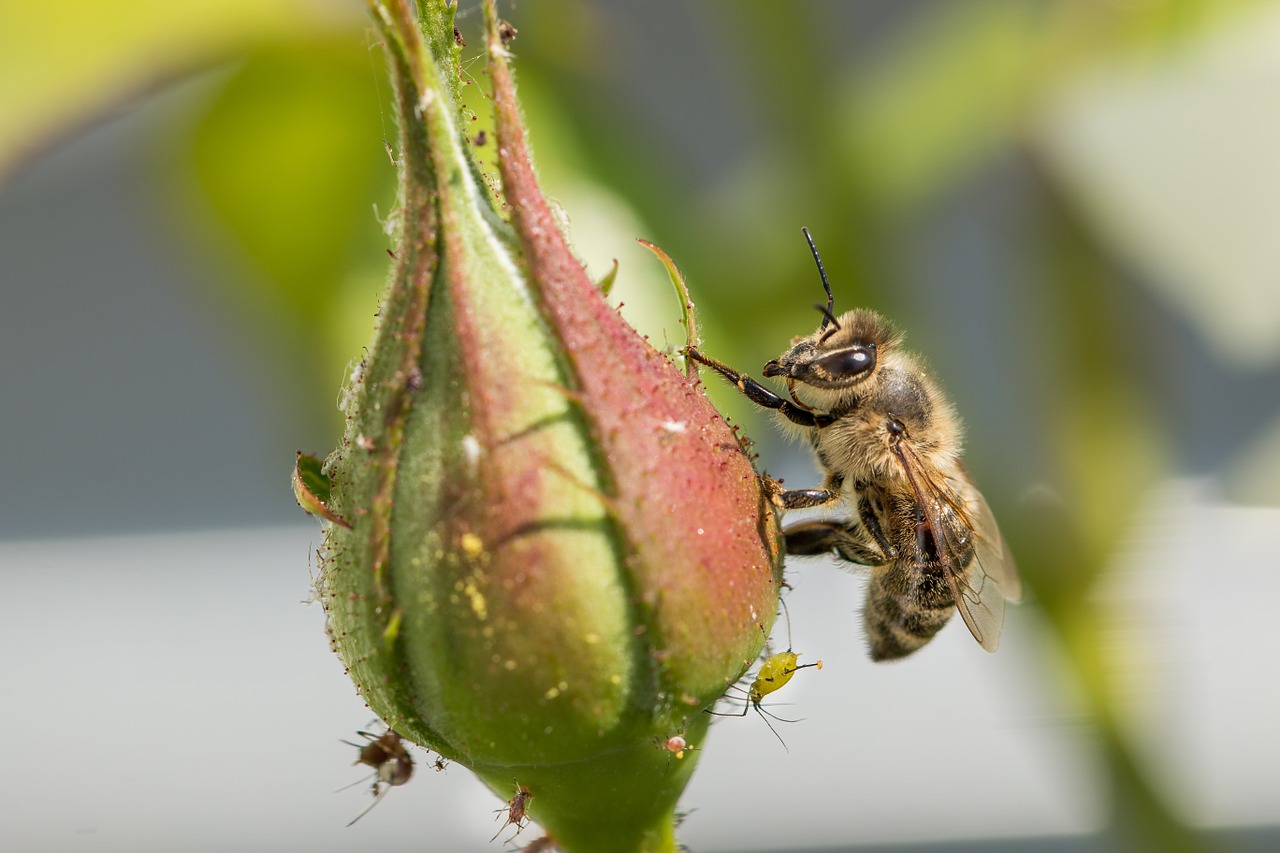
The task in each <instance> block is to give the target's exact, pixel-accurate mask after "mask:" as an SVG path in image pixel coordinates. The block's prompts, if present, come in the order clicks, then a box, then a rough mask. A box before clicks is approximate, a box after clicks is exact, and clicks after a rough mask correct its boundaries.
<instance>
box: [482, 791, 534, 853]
mask: <svg viewBox="0 0 1280 853" xmlns="http://www.w3.org/2000/svg"><path fill="white" fill-rule="evenodd" d="M512 781H515V780H512ZM532 799H533V794H531V793H530V792H529V789H528V788H526V787H525V786H524V785H521V784H520V783H519V782H516V795H515V796H514V797H512V798H511V799H509V800H507V804H506V805H505V806H503V807H502V808H500V809H498V810H497V814H502V813H503V812H506V813H507V819H506V822H504V823H503V824H502V826H500V827H498V831H497V832H495V833H494V834H493V838H490V839H489V841H491V842H492V841H496V840H497V838H498V836H499V835H501V834H502V830H504V829H506V828H507V827H508V826H511V825H512V824H515V827H516V833H515V835H513V836H511V838H508V839H507V841H508V842H510V841H511V840H512V839H514V838H515V837H516V835H519V834H520V832H521V830H523V829H524V828H525V825H526V824H527V823H528V822H529V811H528V809H529V802H530V801H531V800H532Z"/></svg>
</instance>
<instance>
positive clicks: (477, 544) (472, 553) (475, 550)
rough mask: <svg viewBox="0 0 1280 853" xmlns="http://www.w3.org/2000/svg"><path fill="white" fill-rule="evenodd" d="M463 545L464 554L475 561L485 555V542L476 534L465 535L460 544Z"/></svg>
mask: <svg viewBox="0 0 1280 853" xmlns="http://www.w3.org/2000/svg"><path fill="white" fill-rule="evenodd" d="M459 544H461V545H462V550H463V552H465V553H466V555H467V556H468V557H470V558H472V559H473V560H474V559H475V558H476V557H479V556H480V555H481V554H483V553H484V542H482V541H481V540H480V537H479V536H477V535H475V534H474V533H470V532H468V533H464V534H462V538H461V540H460V542H459Z"/></svg>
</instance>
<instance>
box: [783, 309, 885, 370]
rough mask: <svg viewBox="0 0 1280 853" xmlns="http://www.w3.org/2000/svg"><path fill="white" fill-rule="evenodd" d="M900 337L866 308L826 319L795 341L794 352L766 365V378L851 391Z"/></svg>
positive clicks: (883, 320)
mask: <svg viewBox="0 0 1280 853" xmlns="http://www.w3.org/2000/svg"><path fill="white" fill-rule="evenodd" d="M901 337H902V336H901V334H900V333H899V332H898V330H897V329H895V328H894V327H893V325H892V324H891V323H889V321H888V320H886V319H884V318H883V317H881V316H880V315H879V314H877V313H876V312H874V311H871V310H869V309H866V308H859V309H857V310H854V311H847V312H845V313H844V314H842V315H840V316H839V317H834V316H826V317H824V319H823V322H822V326H820V327H819V328H818V330H817V331H816V332H814V333H813V334H812V335H809V336H807V337H804V338H799V339H797V340H795V341H793V342H792V345H791V349H789V350H787V351H786V352H785V353H783V354H782V355H781V356H780V357H778V358H777V359H775V360H773V361H771V362H769V363H768V364H766V365H765V366H764V375H765V376H782V377H785V378H786V379H788V380H791V381H794V382H798V383H801V384H803V385H810V386H812V387H814V388H829V389H841V388H851V387H853V386H854V385H860V384H862V383H863V382H866V381H867V380H868V379H870V378H871V377H872V376H874V375H875V372H876V368H877V367H878V366H879V364H880V361H881V359H883V358H884V356H885V354H886V353H887V352H888V351H889V350H890V349H892V348H893V347H894V346H896V345H897V343H898V341H899V340H900V339H901Z"/></svg>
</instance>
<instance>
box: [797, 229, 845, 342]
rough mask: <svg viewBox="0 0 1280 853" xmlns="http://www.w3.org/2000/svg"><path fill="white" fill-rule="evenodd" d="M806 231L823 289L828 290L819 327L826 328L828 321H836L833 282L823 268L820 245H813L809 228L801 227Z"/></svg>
mask: <svg viewBox="0 0 1280 853" xmlns="http://www.w3.org/2000/svg"><path fill="white" fill-rule="evenodd" d="M800 230H801V232H803V233H804V239H805V240H806V241H808V243H809V251H810V252H813V262H814V263H815V264H817V265H818V275H819V276H821V278H822V289H823V290H825V291H826V292H827V310H826V311H823V312H822V325H821V326H820V327H819V329H825V328H826V327H827V324H828V323H834V322H835V318H834V317H833V316H832V314H831V312H832V310H833V309H834V308H835V306H836V298H835V297H834V296H832V295H831V282H829V281H827V271H826V270H825V269H823V268H822V257H821V256H820V255H819V254H818V247H817V246H815V245H813V237H811V236H810V235H809V229H808V228H801V229H800Z"/></svg>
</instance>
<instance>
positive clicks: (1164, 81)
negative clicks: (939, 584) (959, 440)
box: [0, 0, 1280, 853]
mask: <svg viewBox="0 0 1280 853" xmlns="http://www.w3.org/2000/svg"><path fill="white" fill-rule="evenodd" d="M502 13H503V14H504V16H505V17H507V18H509V19H510V20H511V22H512V23H513V24H514V25H515V26H516V27H517V29H518V30H519V35H518V37H517V39H516V41H515V42H514V44H513V50H514V53H515V56H516V72H517V75H518V77H517V82H518V84H519V86H520V94H521V98H522V101H523V102H524V106H525V110H526V115H527V119H528V124H529V126H530V132H531V136H532V143H533V148H534V156H535V162H536V163H537V165H538V167H539V169H540V172H541V174H542V176H543V179H544V183H545V187H546V189H547V192H548V193H549V195H551V196H552V197H553V198H554V199H555V200H556V201H557V202H558V203H559V204H560V205H561V206H562V208H563V211H564V214H565V217H566V223H567V228H568V229H569V231H570V233H571V236H572V239H573V242H574V245H575V246H576V247H577V249H578V250H579V251H580V253H581V255H582V257H583V259H584V260H585V261H586V263H587V264H588V267H589V268H590V269H591V270H592V272H593V273H594V274H595V275H597V276H599V275H603V274H604V272H606V271H607V270H608V269H609V267H610V265H611V264H612V262H613V261H614V260H615V259H616V260H618V261H619V263H620V265H621V272H620V274H619V279H618V284H617V286H616V288H615V290H614V293H613V298H614V299H615V300H616V301H619V302H621V303H623V304H624V307H623V312H624V314H626V315H627V316H628V317H629V318H630V319H631V320H632V321H633V322H634V323H635V324H636V325H637V327H638V328H640V329H641V330H642V331H643V332H645V333H646V334H648V335H649V336H650V338H651V340H652V341H653V342H654V343H655V345H657V346H660V347H661V346H663V345H665V344H667V343H670V344H672V345H679V344H680V343H682V342H683V330H682V329H681V327H680V325H679V322H678V320H679V310H678V306H677V305H676V303H675V301H674V299H673V297H672V296H671V291H670V285H669V284H668V283H667V282H666V280H665V273H664V271H663V270H662V269H661V267H660V265H659V264H658V263H657V262H656V261H655V259H654V258H653V257H652V256H651V255H649V254H648V253H647V252H645V251H644V250H643V249H641V248H640V247H639V246H638V245H637V244H636V243H635V242H634V239H635V238H636V237H644V238H646V239H649V240H652V241H654V242H655V243H657V244H658V245H660V246H662V247H663V248H664V249H665V250H666V251H667V252H668V253H669V254H670V255H671V256H672V257H673V258H674V259H675V260H676V262H677V263H678V264H679V265H680V267H681V268H682V270H683V272H684V274H685V276H686V278H687V280H688V283H689V286H690V289H691V291H692V295H693V298H694V299H695V301H696V302H697V304H698V308H699V316H700V320H701V323H702V333H703V340H704V350H705V351H706V352H708V353H709V354H712V355H714V356H716V357H718V358H720V359H722V360H724V361H727V362H729V363H731V364H734V365H737V366H739V367H741V368H743V369H747V370H752V371H756V372H758V370H759V367H760V366H761V365H763V364H764V362H765V361H767V360H768V359H770V358H772V357H774V356H776V355H777V354H778V353H780V352H781V351H782V350H783V349H784V348H785V347H786V346H787V344H788V342H789V340H790V338H791V337H792V336H794V335H799V334H805V333H807V332H809V331H811V330H812V329H813V328H814V327H815V326H816V324H817V321H818V317H817V314H816V312H814V310H813V308H812V305H813V303H814V302H816V301H818V300H819V299H820V298H821V289H820V283H819V281H818V278H817V275H816V272H815V271H814V269H813V263H812V259H811V257H810V256H809V253H808V250H807V248H806V246H805V244H804V242H803V238H802V237H801V234H800V228H801V226H808V227H809V228H810V229H811V231H812V232H813V235H814V237H815V239H816V241H817V243H818V246H819V248H820V250H821V251H822V253H823V258H824V261H825V264H826V268H827V271H828V273H829V275H830V277H831V280H832V284H833V286H834V289H835V295H836V307H837V310H842V309H847V308H850V307H853V306H855V305H866V306H870V307H873V308H875V309H877V310H879V311H881V312H882V313H885V314H886V315H888V316H890V317H892V318H893V319H895V320H896V321H897V322H898V324H899V325H900V326H901V327H902V328H904V329H905V330H906V331H907V334H908V346H909V347H911V348H913V349H915V350H917V351H919V352H921V353H922V354H924V355H925V356H926V358H927V359H928V360H929V362H930V363H931V365H932V366H933V368H934V370H935V371H936V373H937V374H938V376H939V377H940V379H941V380H942V382H943V384H944V385H945V386H946V387H947V388H948V389H949V391H950V393H951V396H952V397H953V399H954V401H955V402H956V404H957V407H958V408H959V410H960V412H961V414H962V416H963V417H964V420H965V423H966V427H967V446H968V455H967V459H968V463H969V467H970V468H971V470H972V471H973V472H974V475H975V477H976V479H977V481H978V483H979V484H980V485H981V487H982V489H983V491H984V493H985V495H986V497H987V498H988V500H989V502H990V503H991V505H992V507H993V509H994V511H995V514H996V516H997V518H998V519H1000V523H1001V527H1002V529H1003V531H1004V533H1005V536H1006V538H1007V539H1008V540H1009V542H1010V544H1011V546H1012V547H1013V549H1014V552H1015V553H1016V555H1017V559H1018V563H1019V566H1020V568H1021V571H1022V573H1023V576H1024V579H1025V583H1026V585H1027V587H1028V595H1027V599H1028V600H1027V601H1026V602H1025V603H1024V604H1023V605H1022V606H1021V607H1019V608H1017V609H1016V610H1014V611H1013V612H1011V614H1010V616H1009V621H1008V624H1007V626H1006V633H1005V639H1004V642H1003V647H1002V648H1001V650H1000V652H999V653H998V654H997V655H995V656H994V657H989V656H987V655H985V654H983V653H982V652H981V650H980V649H979V648H978V646H977V645H976V644H975V643H973V641H972V640H971V639H970V638H969V637H968V634H967V633H966V632H965V629H964V627H963V626H962V625H961V624H960V623H959V621H958V620H953V622H955V624H952V625H950V626H948V628H947V629H946V630H944V632H943V633H942V634H941V635H939V637H938V638H937V639H935V640H934V641H933V643H931V644H930V645H929V646H928V647H927V648H926V649H925V650H923V651H922V652H920V653H919V654H917V655H916V656H914V657H912V658H911V659H909V660H907V661H905V662H903V663H900V664H896V665H880V666H873V665H872V664H870V663H869V662H868V661H867V660H866V658H865V654H864V652H863V647H862V638H861V634H860V630H861V629H860V625H859V616H858V610H859V608H860V604H861V594H862V593H861V590H862V584H863V581H862V580H861V579H860V578H858V577H856V576H854V575H851V574H848V573H845V572H842V571H839V570H838V569H837V568H836V567H835V566H834V564H826V563H824V562H823V561H819V560H808V561H794V562H793V563H792V565H790V566H789V579H790V582H791V584H792V585H793V586H794V589H793V591H792V592H791V593H790V595H789V598H788V601H789V604H790V613H791V617H792V621H793V624H794V628H793V642H794V646H795V649H796V650H797V651H801V652H803V653H804V657H805V659H812V658H816V657H821V658H823V659H824V661H825V662H826V666H825V667H824V669H823V671H822V672H817V671H816V670H807V671H805V672H804V673H802V674H801V675H802V676H803V678H801V677H800V676H797V678H796V680H795V681H793V682H792V684H791V685H790V686H789V687H788V689H787V692H786V695H785V697H779V701H778V704H777V706H776V707H775V708H774V710H776V711H778V712H779V713H780V714H781V715H783V716H787V717H795V718H801V717H802V718H804V720H803V722H798V723H792V724H779V728H780V734H781V735H782V737H783V739H784V740H785V741H786V749H785V750H784V748H783V747H782V746H780V745H779V744H778V742H777V741H776V740H774V738H773V737H772V736H771V735H770V734H769V732H768V731H767V730H766V729H765V726H764V724H763V723H762V722H761V721H760V720H759V719H757V718H756V717H755V716H754V715H748V716H747V717H746V718H744V719H740V720H739V719H725V720H721V721H718V722H717V723H716V725H715V727H714V728H713V733H714V734H713V737H712V738H711V740H710V741H709V743H708V748H707V749H706V751H705V753H704V754H703V755H702V756H701V762H702V766H701V767H700V770H699V772H698V774H697V775H696V776H695V779H694V782H693V784H692V786H691V787H690V789H689V791H688V792H687V794H686V797H685V800H684V805H685V807H686V808H688V809H689V810H690V812H691V813H690V815H689V816H688V818H687V819H686V821H685V823H684V825H683V827H682V830H681V833H682V835H681V837H682V839H683V840H684V841H685V842H686V843H687V844H689V845H690V848H691V849H694V850H699V851H716V850H722V851H728V850H823V849H826V850H837V849H878V848H877V846H878V845H909V846H908V847H905V848H904V847H901V846H895V847H894V849H919V850H939V851H941V850H985V849H1000V850H1022V849H1041V850H1094V849H1135V850H1178V849H1187V850H1192V849H1226V850H1251V849H1258V850H1263V849H1276V848H1277V847H1280V737H1277V735H1276V734H1275V725H1274V723H1275V720H1276V719H1277V715H1278V714H1280V678H1278V677H1277V674H1276V667H1275V663H1274V659H1275V653H1276V651H1277V650H1280V627H1277V625H1276V621H1275V619H1274V617H1273V613H1272V610H1273V606H1272V603H1273V602H1274V601H1275V600H1276V599H1277V597H1280V550H1277V545H1276V542H1277V535H1280V508H1278V505H1280V155H1278V154H1277V152H1280V110H1277V109H1276V104H1277V98H1278V97H1280V4H1276V3H1274V2H1235V1H1234V0H1201V2H1194V0H1180V1H1179V2H1175V0H1140V1H1139V2H1090V3H1082V2H1071V0H1062V1H1061V2H1049V0H1034V2H1033V0H963V2H959V1H957V2H951V0H932V2H915V3H902V2H895V0H858V1H857V2H833V1H832V2H802V3H788V4H780V3H766V2H756V0H752V2H736V3H730V2H704V3H697V4H688V3H680V2H675V0H653V2H649V3H644V4H637V3H630V2H626V0H598V2H594V3H580V2H569V0H520V2H518V3H515V4H514V5H513V4H510V3H507V4H504V5H503V7H502ZM364 15H365V13H364V9H363V4H360V3H356V2H340V0H221V2H217V3H213V2H188V3H182V4H174V3H164V2H161V0H132V2H125V3H117V4H110V5H103V4H97V3H88V2H83V0H76V2H64V3H59V4H56V5H55V6H48V5H46V6H44V7H40V6H38V4H17V3H5V4H2V5H0V103H4V104H5V110H4V113H3V115H2V116H0V363H2V364H3V365H4V369H3V370H0V472H3V474H2V476H3V480H2V482H3V484H4V488H3V489H0V579H2V581H3V583H4V586H5V590H4V593H3V594H2V595H0V643H3V646H4V648H5V649H6V653H5V654H4V656H3V664H0V677H2V678H3V681H4V683H5V685H6V686H5V688H4V691H3V694H2V696H0V715H2V716H0V753H2V754H3V755H4V756H5V759H4V761H3V762H2V763H0V847H3V848H4V849H6V850H32V851H35V850H161V849H186V850H222V849H228V848H229V847H231V846H233V845H234V846H235V847H237V848H240V849H263V850H274V849H286V848H287V849H295V848H301V847H302V846H304V845H305V846H306V848H307V849H310V850H345V849H361V850H366V849H377V850H379V851H380V853H387V851H394V850H424V849H425V850H481V849H496V848H495V847H494V846H493V845H498V846H501V842H497V841H495V842H493V844H492V845H488V846H486V845H485V839H487V838H488V837H489V835H491V834H492V832H493V830H494V829H496V824H495V823H493V817H494V815H493V811H492V810H493V809H496V808H497V807H498V806H499V805H500V804H499V803H498V802H496V800H495V799H494V798H493V797H492V795H490V794H488V793H487V792H486V791H485V790H484V789H483V788H482V787H481V786H480V785H479V784H478V783H476V782H474V780H471V779H470V778H469V777H468V774H467V773H466V771H464V770H462V769H460V768H456V767H455V768H449V769H448V770H446V771H445V772H443V773H441V774H436V773H434V772H431V771H429V769H428V768H426V767H421V768H420V770H419V774H420V777H421V778H415V780H414V781H413V782H412V783H410V784H409V785H407V786H405V787H404V788H398V789H395V790H393V791H391V792H390V793H389V795H388V796H387V797H386V800H385V802H383V803H382V804H380V805H379V807H378V809H377V810H375V811H374V812H372V813H371V814H370V815H369V816H367V817H366V818H364V819H363V820H362V821H361V822H360V823H358V824H356V825H355V826H354V827H351V828H350V829H345V828H344V825H345V824H346V823H347V821H349V820H350V819H351V818H352V817H354V816H355V815H356V814H358V813H359V812H360V810H361V809H363V808H364V807H365V805H367V800H368V788H367V786H365V785H357V786H356V787H353V788H351V789H349V790H346V791H342V792H339V793H337V794H335V793H333V791H334V789H336V788H339V787H341V786H343V785H345V784H348V783H350V782H353V781H356V780H358V779H359V778H360V771H359V770H358V769H357V768H353V767H351V766H350V765H349V762H350V761H351V760H352V759H353V758H354V750H352V749H351V748H350V747H348V746H344V745H343V744H341V743H339V742H338V739H339V738H344V737H345V738H348V739H350V738H353V736H354V732H355V730H356V729H358V728H361V727H364V726H365V725H366V724H367V723H368V712H367V711H366V710H365V709H363V707H362V704H361V703H360V702H359V700H358V699H357V698H356V697H355V694H354V689H353V688H352V687H351V685H350V683H349V682H348V681H347V680H346V679H345V678H344V676H343V673H342V667H341V665H340V663H339V662H338V660H337V659H336V657H334V656H333V655H332V654H331V653H330V652H329V650H328V648H327V644H326V641H325V638H324V636H323V629H322V625H323V614H322V613H321V611H320V608H319V607H316V606H307V603H306V602H307V601H308V599H309V597H310V592H311V588H310V587H311V582H310V577H309V573H310V571H311V570H312V569H313V568H314V560H313V558H312V557H311V554H312V552H313V551H314V549H315V547H316V546H317V545H318V543H319V530H318V528H317V526H316V525H315V524H314V523H313V522H312V521H311V520H310V519H308V518H305V517H303V516H302V514H301V512H300V511H299V510H298V509H297V507H296V506H295V504H294V501H293V498H292V495H291V493H290V491H289V485H288V475H289V472H290V470H291V466H292V464H293V457H294V452H295V451H296V450H299V449H303V450H307V451H311V452H317V453H321V454H323V453H326V452H327V451H328V450H329V449H330V448H332V447H333V446H334V445H335V444H336V442H337V439H338V437H339V430H340V427H341V421H340V416H339V413H338V411H337V409H336V398H337V392H338V387H339V385H340V383H341V382H342V380H343V378H344V375H345V373H346V370H347V366H348V365H349V364H351V363H352V362H353V361H354V360H356V359H358V357H359V353H360V348H361V347H362V346H363V345H364V344H365V343H366V342H367V340H368V338H369V336H370V334H371V331H372V328H373V322H374V312H375V310H376V307H377V300H378V297H379V295H380V291H381V288H382V284H383V282H384V277H385V272H386V266H387V263H388V260H387V257H386V252H385V249H386V248H387V247H388V245H389V240H388V236H387V234H386V233H385V230H384V227H383V224H382V223H383V222H384V221H385V219H386V217H387V215H388V213H389V212H390V211H391V210H392V207H393V204H394V187H393V179H394V170H393V167H392V164H391V162H390V159H389V156H388V149H387V145H386V143H387V140H391V139H393V138H394V134H395V128H394V120H393V117H392V114H391V112H390V110H389V109H388V108H387V106H386V103H385V101H386V98H387V96H388V93H389V90H388V86H387V83H386V79H385V73H384V69H383V66H382V58H381V54H380V51H379V49H378V48H377V46H376V44H374V43H373V42H374V36H373V33H372V29H371V28H370V27H369V26H368V25H367V24H366V21H365V17H364ZM480 24H481V21H480V15H479V14H478V11H477V9H476V8H475V4H474V3H471V2H463V3H462V8H461V11H460V13H459V28H460V29H461V31H462V33H463V36H464V38H465V40H466V41H467V42H469V43H470V44H471V47H470V48H468V50H467V51H466V52H464V56H478V54H479V46H480V43H481V40H480V38H479V36H478V32H479V27H480ZM482 68H483V61H482V60H478V59H473V60H470V61H465V62H464V63H463V65H462V68H461V72H460V73H461V74H462V76H463V79H464V80H469V81H472V85H471V87H470V88H469V89H468V90H467V91H468V106H469V107H470V108H471V109H474V110H475V111H476V117H477V119H476V127H477V128H482V127H483V126H484V123H485V116H486V95H485V93H484V84H485V80H484V76H483V74H482ZM489 148H490V153H492V152H491V149H492V146H489ZM480 150H481V151H484V149H483V148H482V149H480ZM711 391H712V393H713V395H714V396H715V398H716V400H717V402H718V403H719V404H720V405H721V407H722V409H723V410H724V411H725V412H726V413H727V414H728V415H729V416H730V417H731V419H732V420H734V421H735V422H737V423H741V424H743V426H744V428H745V430H746V432H747V434H748V435H750V436H751V437H752V438H753V439H754V440H755V441H756V449H757V450H758V452H759V453H760V458H761V464H762V466H764V467H765V468H767V469H768V470H769V471H770V473H772V474H774V475H775V476H782V477H785V478H786V479H787V480H788V482H789V483H791V484H792V485H797V486H799V485H807V484H809V483H811V482H813V481H816V479H817V477H818V473H817V472H816V470H815V469H814V467H813V463H812V461H811V460H810V459H808V458H807V456H806V455H805V454H804V453H803V452H800V451H799V450H797V449H796V448H795V447H792V446H788V445H787V444H785V443H784V442H783V441H782V440H781V439H780V437H779V436H778V435H777V434H776V432H775V431H774V430H773V428H772V426H771V424H769V423H768V419H767V418H765V417H764V416H762V414H761V413H759V412H757V411H752V410H749V409H748V407H747V406H746V405H744V404H743V401H742V400H741V399H740V398H739V397H738V396H737V395H736V394H735V393H733V392H732V389H725V388H723V387H720V385H713V387H712V388H711ZM775 639H776V640H778V641H779V642H780V641H781V638H775ZM536 834H537V833H536V831H535V830H532V829H530V830H527V831H526V833H525V835H523V836H521V838H520V839H519V841H521V842H523V841H525V840H528V839H532V838H533V837H535V836H536Z"/></svg>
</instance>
